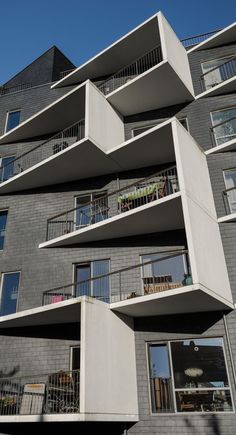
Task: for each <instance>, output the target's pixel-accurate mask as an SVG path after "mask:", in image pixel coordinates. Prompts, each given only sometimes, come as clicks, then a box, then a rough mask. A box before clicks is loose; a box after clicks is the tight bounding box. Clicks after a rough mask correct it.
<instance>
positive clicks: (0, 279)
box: [0, 270, 21, 318]
mask: <svg viewBox="0 0 236 435" xmlns="http://www.w3.org/2000/svg"><path fill="white" fill-rule="evenodd" d="M13 273H19V284H18V290H17V302H16V311H15V312H14V313H11V314H15V313H18V308H19V293H20V283H21V270H10V271H7V272H1V273H0V310H1V306H2V291H3V281H4V276H5V275H12V274H13ZM11 314H9V315H11ZM1 317H3V316H2V315H0V318H1Z"/></svg>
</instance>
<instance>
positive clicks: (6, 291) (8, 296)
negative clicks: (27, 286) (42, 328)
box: [0, 272, 20, 316]
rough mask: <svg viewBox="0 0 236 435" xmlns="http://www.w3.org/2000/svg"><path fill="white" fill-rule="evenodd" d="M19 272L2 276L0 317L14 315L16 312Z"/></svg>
mask: <svg viewBox="0 0 236 435" xmlns="http://www.w3.org/2000/svg"><path fill="white" fill-rule="evenodd" d="M19 281H20V272H9V273H3V274H2V280H1V307H0V315H1V316H6V315H7V314H12V313H15V312H16V310H17V299H18V288H19Z"/></svg>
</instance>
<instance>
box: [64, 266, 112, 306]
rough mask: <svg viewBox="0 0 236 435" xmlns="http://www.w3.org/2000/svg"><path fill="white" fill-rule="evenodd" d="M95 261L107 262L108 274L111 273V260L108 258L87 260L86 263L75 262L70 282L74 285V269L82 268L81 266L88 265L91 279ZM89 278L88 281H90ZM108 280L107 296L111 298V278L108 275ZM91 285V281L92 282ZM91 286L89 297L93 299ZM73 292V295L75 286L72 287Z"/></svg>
mask: <svg viewBox="0 0 236 435" xmlns="http://www.w3.org/2000/svg"><path fill="white" fill-rule="evenodd" d="M96 261H108V266H109V272H108V273H110V271H111V259H110V258H98V259H96V260H88V261H79V262H78V263H77V262H75V263H73V271H72V274H73V275H72V282H74V283H76V268H77V266H80V265H81V266H83V265H86V264H87V265H89V266H90V278H93V263H95V262H96ZM90 278H89V279H90ZM108 280H109V296H111V276H110V275H109V277H108ZM92 283H93V281H92ZM92 289H93V285H92V286H91V297H93V295H92V293H93V290H92ZM73 292H74V295H75V286H73Z"/></svg>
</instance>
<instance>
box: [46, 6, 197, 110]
mask: <svg viewBox="0 0 236 435" xmlns="http://www.w3.org/2000/svg"><path fill="white" fill-rule="evenodd" d="M102 77H108V78H107V79H105V80H104V79H103V81H102V83H99V85H98V86H99V88H100V89H101V91H102V92H103V93H104V94H105V95H106V96H107V99H108V101H110V102H111V103H112V105H113V106H114V107H115V108H116V109H117V110H119V112H120V113H121V114H122V115H130V114H133V113H138V112H145V111H148V110H152V109H156V108H158V107H165V106H171V105H174V104H178V103H181V102H186V101H192V100H193V99H194V92H193V87H192V80H191V75H190V70H189V64H188V58H187V54H186V50H185V49H184V47H183V46H182V44H181V42H180V41H179V39H178V38H177V36H176V35H175V33H174V32H173V30H172V29H171V27H170V26H169V24H168V23H167V21H166V19H165V18H164V16H163V15H162V14H161V12H159V13H158V14H156V15H154V16H153V17H151V18H150V19H149V20H147V21H146V22H144V23H143V24H142V25H140V26H138V27H137V28H136V29H134V30H133V31H132V32H130V33H128V34H127V35H125V36H124V37H123V38H121V39H120V40H118V41H117V42H115V43H114V44H112V45H111V46H110V47H108V48H107V49H106V50H103V51H102V52H101V53H99V54H98V55H97V56H95V57H94V58H92V59H91V60H89V61H88V62H86V63H85V64H84V65H82V66H81V67H79V68H77V69H75V70H74V71H73V72H72V73H70V74H68V75H67V76H66V77H64V78H63V79H62V80H60V81H59V82H57V83H56V84H54V85H53V87H60V86H68V85H72V84H77V83H79V82H81V81H83V80H87V79H88V78H89V79H90V80H96V79H97V80H99V79H100V81H101V80H102ZM153 89H155V92H153Z"/></svg>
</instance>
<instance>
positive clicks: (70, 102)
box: [0, 83, 85, 144]
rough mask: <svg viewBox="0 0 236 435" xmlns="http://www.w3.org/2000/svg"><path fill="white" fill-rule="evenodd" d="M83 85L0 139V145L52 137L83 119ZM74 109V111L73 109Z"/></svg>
mask: <svg viewBox="0 0 236 435" xmlns="http://www.w3.org/2000/svg"><path fill="white" fill-rule="evenodd" d="M84 102H85V83H83V84H82V85H80V86H77V87H76V88H75V89H73V90H72V91H70V92H68V93H67V94H66V95H64V96H63V97H61V98H59V99H57V100H56V101H54V102H53V103H51V104H49V105H48V106H47V107H45V108H44V109H42V110H41V111H39V112H38V113H36V114H35V115H33V116H31V117H30V118H28V119H27V120H26V121H24V122H22V123H20V124H19V125H18V126H17V127H15V128H13V129H12V130H10V131H9V132H7V133H5V134H4V135H3V136H1V137H0V144H5V143H14V142H19V141H25V140H26V139H31V138H34V137H40V136H43V135H46V134H50V135H53V134H54V133H56V132H59V131H61V130H63V129H64V128H66V127H68V126H69V125H72V124H74V123H75V122H77V121H78V120H79V119H82V118H84V117H85V115H84V111H85V103H84ZM75 108H76V109H75Z"/></svg>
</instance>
